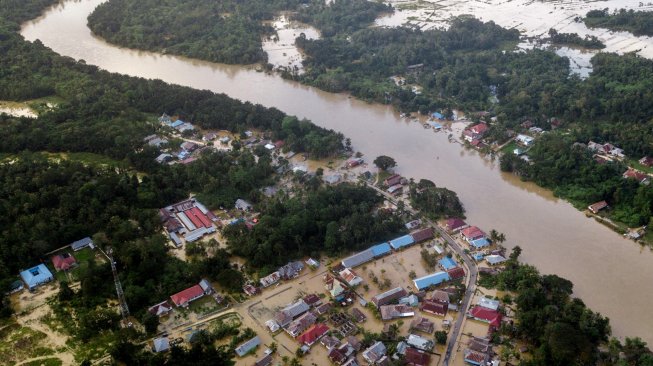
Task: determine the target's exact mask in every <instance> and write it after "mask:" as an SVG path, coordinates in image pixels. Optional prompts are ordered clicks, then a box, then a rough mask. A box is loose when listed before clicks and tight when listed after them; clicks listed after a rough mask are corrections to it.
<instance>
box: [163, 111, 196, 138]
mask: <svg viewBox="0 0 653 366" xmlns="http://www.w3.org/2000/svg"><path fill="white" fill-rule="evenodd" d="M159 123H161V124H162V125H164V126H168V127H171V128H173V129H175V130H177V131H178V132H179V133H183V132H186V131H194V130H195V126H193V124H192V123H190V122H184V121H182V120H181V119H175V120H174V121H173V118H172V117H170V116H168V115H167V114H165V113H164V114H162V115H161V117H159Z"/></svg>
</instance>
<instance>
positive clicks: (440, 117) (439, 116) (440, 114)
mask: <svg viewBox="0 0 653 366" xmlns="http://www.w3.org/2000/svg"><path fill="white" fill-rule="evenodd" d="M431 117H433V118H437V119H440V120H442V119H444V115H442V113H438V112H435V113H433V114H431Z"/></svg>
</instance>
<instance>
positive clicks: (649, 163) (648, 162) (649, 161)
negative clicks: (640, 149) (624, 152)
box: [639, 156, 653, 168]
mask: <svg viewBox="0 0 653 366" xmlns="http://www.w3.org/2000/svg"><path fill="white" fill-rule="evenodd" d="M639 163H640V164H642V165H644V166H645V167H648V168H650V167H653V158H652V157H650V156H645V157H643V158H641V159H639Z"/></svg>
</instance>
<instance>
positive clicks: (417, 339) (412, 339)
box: [406, 334, 435, 351]
mask: <svg viewBox="0 0 653 366" xmlns="http://www.w3.org/2000/svg"><path fill="white" fill-rule="evenodd" d="M406 343H408V345H409V346H413V347H415V348H417V349H420V350H422V351H430V350H431V349H433V346H434V345H435V344H434V343H433V341H432V340H431V339H427V338H424V337H421V336H418V335H416V334H409V335H408V338H407V339H406Z"/></svg>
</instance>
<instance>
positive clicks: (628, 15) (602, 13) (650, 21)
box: [583, 9, 653, 36]
mask: <svg viewBox="0 0 653 366" xmlns="http://www.w3.org/2000/svg"><path fill="white" fill-rule="evenodd" d="M583 21H584V22H585V24H586V25H587V26H588V27H590V28H607V29H610V30H613V31H626V32H631V33H633V34H634V35H636V36H653V11H635V10H633V9H630V10H626V9H619V10H615V11H614V12H613V13H610V11H609V10H608V9H603V10H591V11H589V12H587V15H586V16H585V18H583Z"/></svg>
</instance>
